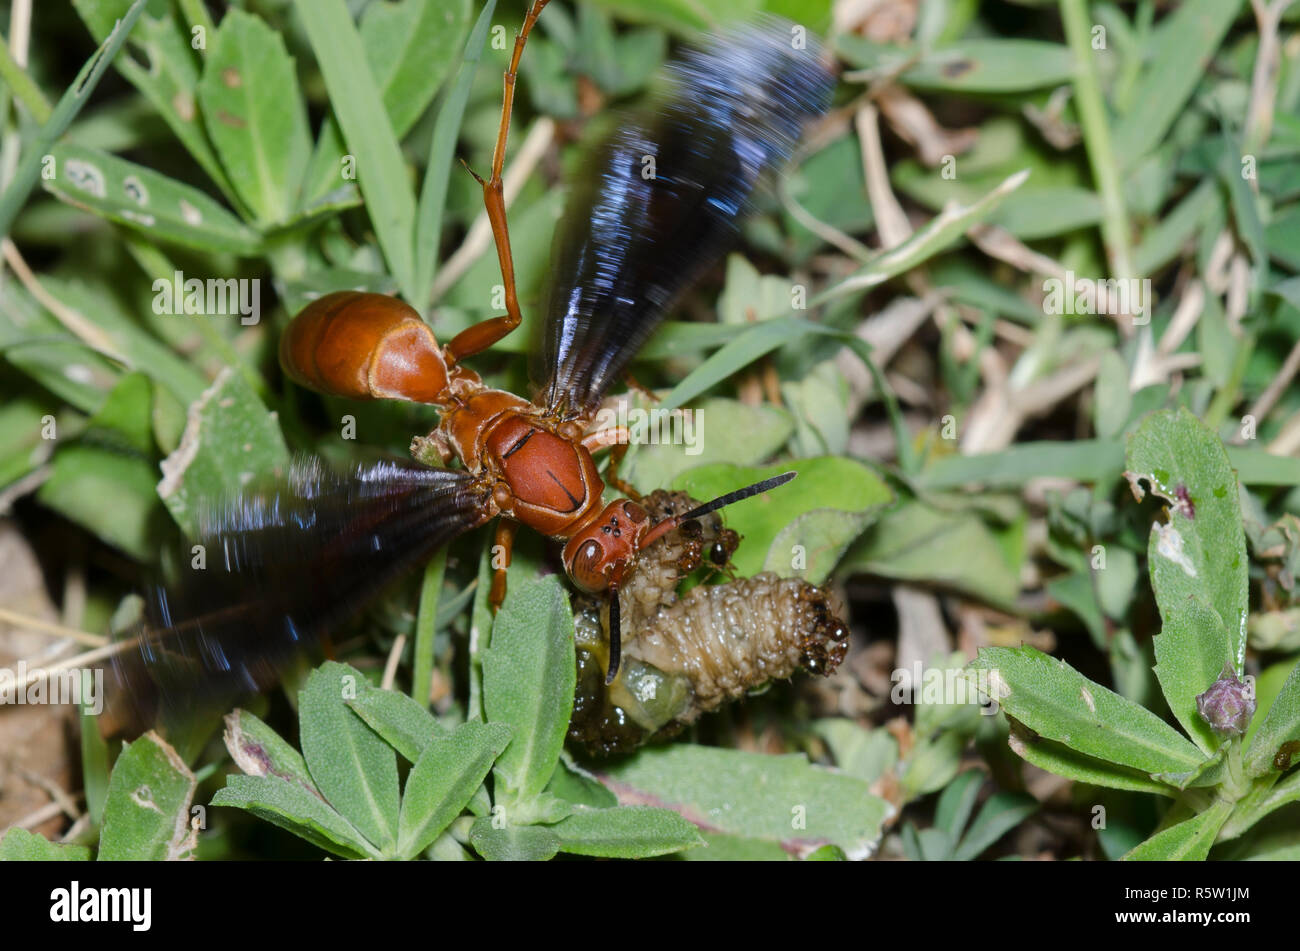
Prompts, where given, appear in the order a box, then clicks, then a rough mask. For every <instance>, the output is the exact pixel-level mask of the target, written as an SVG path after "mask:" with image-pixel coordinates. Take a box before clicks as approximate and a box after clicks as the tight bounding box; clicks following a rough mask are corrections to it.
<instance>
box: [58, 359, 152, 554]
mask: <svg viewBox="0 0 1300 951" xmlns="http://www.w3.org/2000/svg"><path fill="white" fill-rule="evenodd" d="M150 410H151V392H150V386H149V381H148V380H146V379H145V378H144V376H143V375H141V374H138V373H132V374H128V375H127V376H124V377H123V378H122V379H121V381H120V382H119V383H118V385H117V386H116V387H114V388H113V392H112V393H110V394H109V396H108V399H107V400H106V401H105V403H104V406H103V407H102V408H101V409H100V411H99V412H98V413H96V414H95V415H94V416H93V417H91V420H90V423H89V425H88V426H87V429H86V431H85V432H84V433H83V434H82V437H81V438H80V439H77V440H75V441H69V442H68V443H67V444H66V445H63V446H61V447H59V448H58V449H57V450H56V451H55V454H54V462H53V469H52V472H51V474H50V478H49V479H47V480H46V481H45V483H44V484H43V485H42V486H41V488H40V490H39V492H38V493H37V498H38V499H39V500H40V502H41V504H42V505H46V506H49V507H50V508H52V509H54V510H55V511H57V512H60V513H61V514H62V515H64V516H65V517H66V518H68V519H71V520H72V521H74V522H76V523H78V524H79V525H83V526H85V527H86V528H87V529H89V530H90V531H92V532H94V533H95V534H96V535H97V536H99V537H100V538H102V539H103V540H104V541H106V542H108V543H109V544H111V545H114V546H116V547H118V548H120V549H122V550H123V551H125V552H127V553H128V554H130V555H132V556H133V557H135V558H138V559H140V560H141V561H151V560H153V559H154V558H156V557H157V553H158V548H159V546H160V545H161V543H162V540H163V538H164V537H165V534H166V514H165V512H164V511H162V510H160V509H159V508H158V505H157V503H158V497H157V495H156V494H155V492H154V488H153V485H154V481H155V469H154V465H153V462H152V459H151V456H152V449H153V439H152V434H151V432H150V425H149V424H150ZM160 516H161V518H160Z"/></svg>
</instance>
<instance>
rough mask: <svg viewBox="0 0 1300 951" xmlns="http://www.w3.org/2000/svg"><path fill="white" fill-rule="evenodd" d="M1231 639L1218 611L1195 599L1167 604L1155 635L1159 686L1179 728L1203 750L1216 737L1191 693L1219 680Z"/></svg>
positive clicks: (1212, 746)
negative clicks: (1180, 726)
mask: <svg viewBox="0 0 1300 951" xmlns="http://www.w3.org/2000/svg"><path fill="white" fill-rule="evenodd" d="M1231 641H1232V636H1231V635H1230V634H1229V633H1228V630H1227V628H1225V627H1224V626H1223V620H1222V618H1220V617H1219V614H1218V612H1217V611H1215V610H1213V609H1212V608H1210V606H1209V605H1207V604H1206V603H1205V602H1204V601H1203V600H1201V599H1200V598H1197V597H1193V598H1189V599H1188V600H1187V601H1185V602H1184V603H1183V604H1182V605H1180V606H1178V607H1174V608H1172V609H1171V610H1170V611H1169V612H1168V613H1167V614H1166V615H1165V626H1164V628H1163V630H1162V631H1161V633H1160V634H1157V635H1156V637H1155V649H1156V667H1155V671H1156V679H1158V680H1159V681H1160V689H1161V690H1162V691H1164V695H1165V699H1166V700H1167V701H1168V702H1169V709H1170V710H1172V711H1173V713H1174V716H1175V717H1177V718H1178V722H1179V723H1181V724H1182V725H1183V729H1184V730H1186V731H1187V734H1188V735H1189V736H1190V737H1191V738H1192V740H1193V741H1194V742H1195V743H1196V745H1197V746H1199V747H1200V748H1201V749H1202V750H1204V751H1205V752H1206V753H1212V752H1213V751H1214V750H1215V749H1216V748H1218V746H1219V738H1218V737H1217V736H1215V734H1214V731H1213V730H1212V729H1211V728H1210V725H1209V724H1208V723H1206V722H1205V719H1204V718H1203V717H1202V716H1201V715H1200V713H1199V712H1198V711H1197V709H1196V697H1197V695H1199V694H1202V693H1205V691H1206V690H1208V689H1209V687H1210V684H1212V683H1214V682H1215V681H1216V680H1218V679H1219V675H1220V674H1221V673H1222V672H1223V664H1224V661H1225V660H1227V658H1228V657H1229V656H1230V652H1231ZM1216 658H1217V660H1216Z"/></svg>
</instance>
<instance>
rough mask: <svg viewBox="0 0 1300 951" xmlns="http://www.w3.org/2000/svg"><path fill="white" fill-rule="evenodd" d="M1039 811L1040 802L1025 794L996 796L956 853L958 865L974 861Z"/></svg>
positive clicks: (1008, 793)
mask: <svg viewBox="0 0 1300 951" xmlns="http://www.w3.org/2000/svg"><path fill="white" fill-rule="evenodd" d="M1037 811H1038V801H1037V800H1036V799H1034V798H1033V797H1032V796H1027V795H1025V794H1024V793H1013V792H998V793H994V794H993V795H992V796H990V797H989V798H988V801H987V802H985V803H984V806H983V807H982V808H981V809H980V812H979V815H978V816H976V817H975V821H974V822H972V823H971V826H970V828H969V829H967V830H966V835H965V836H964V837H963V838H962V840H961V843H960V844H959V845H958V846H957V849H956V851H955V852H954V853H953V858H954V859H956V860H957V861H958V862H973V861H974V860H975V859H977V858H979V856H980V855H981V854H982V853H983V852H984V851H985V850H986V849H988V848H989V847H990V846H992V845H993V843H994V842H996V841H997V840H998V839H1000V838H1002V837H1003V836H1004V835H1006V834H1007V833H1008V832H1010V831H1011V830H1012V829H1014V828H1015V827H1016V826H1018V825H1020V823H1021V822H1023V821H1024V820H1025V819H1027V818H1029V816H1031V815H1033V814H1034V813H1035V812H1037Z"/></svg>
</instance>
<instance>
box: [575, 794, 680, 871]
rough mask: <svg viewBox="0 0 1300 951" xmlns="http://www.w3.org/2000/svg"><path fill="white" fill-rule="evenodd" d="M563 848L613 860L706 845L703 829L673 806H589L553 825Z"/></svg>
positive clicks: (638, 857)
mask: <svg viewBox="0 0 1300 951" xmlns="http://www.w3.org/2000/svg"><path fill="white" fill-rule="evenodd" d="M551 828H552V830H553V831H554V832H555V834H556V835H558V836H559V837H560V851H561V852H569V853H572V854H573V855H594V856H598V857H600V858H610V859H640V858H649V857H651V856H655V855H669V854H671V853H673V852H680V851H681V850H683V849H690V848H694V847H695V846H698V845H703V844H704V839H702V838H701V837H700V832H699V830H698V829H697V828H696V827H695V826H694V825H693V824H692V823H690V822H688V821H686V819H684V818H682V817H681V816H680V815H678V814H677V813H675V812H673V811H672V810H671V809H656V808H654V807H653V806H623V807H619V808H614V809H585V810H582V811H580V812H576V813H574V814H573V815H571V816H569V817H568V818H567V819H564V820H563V821H561V822H559V823H557V824H556V825H554V826H552V827H551Z"/></svg>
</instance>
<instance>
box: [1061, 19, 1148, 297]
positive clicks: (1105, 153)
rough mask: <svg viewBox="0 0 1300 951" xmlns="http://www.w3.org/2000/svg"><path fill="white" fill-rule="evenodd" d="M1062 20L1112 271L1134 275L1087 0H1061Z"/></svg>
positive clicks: (1127, 225)
mask: <svg viewBox="0 0 1300 951" xmlns="http://www.w3.org/2000/svg"><path fill="white" fill-rule="evenodd" d="M1061 21H1062V23H1063V25H1064V27H1065V38H1066V41H1067V42H1068V43H1069V46H1070V52H1071V53H1072V54H1073V56H1074V96H1075V102H1076V103H1077V104H1078V109H1079V125H1080V126H1081V127H1082V129H1083V144H1084V147H1085V148H1086V149H1087V152H1088V162H1089V164H1090V165H1091V166H1092V175H1093V178H1094V180H1095V181H1096V185H1097V191H1098V193H1099V194H1100V196H1101V208H1102V219H1101V236H1102V241H1103V242H1104V243H1105V245H1106V257H1107V260H1108V261H1109V262H1110V272H1111V276H1112V277H1116V278H1131V277H1138V276H1140V275H1138V274H1135V273H1134V271H1133V251H1132V247H1131V245H1130V241H1129V222H1128V213H1127V212H1126V211H1125V209H1124V194H1123V191H1122V189H1121V183H1120V174H1119V165H1118V163H1117V162H1116V161H1115V151H1114V147H1113V146H1112V144H1111V137H1110V120H1109V118H1108V117H1107V115H1106V103H1105V100H1104V99H1103V98H1102V94H1101V83H1100V81H1099V80H1098V78H1097V63H1096V52H1095V51H1094V50H1093V49H1092V45H1091V42H1090V41H1091V36H1092V32H1091V29H1090V27H1089V16H1088V7H1087V3H1086V0H1061Z"/></svg>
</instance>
